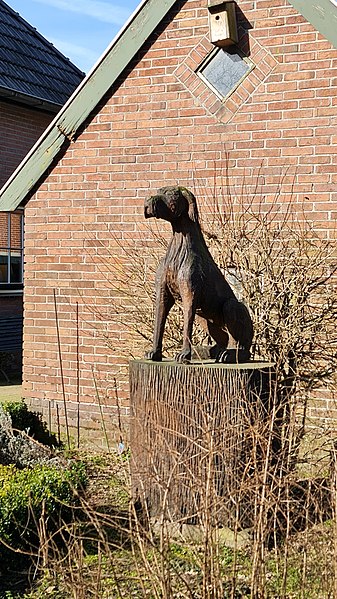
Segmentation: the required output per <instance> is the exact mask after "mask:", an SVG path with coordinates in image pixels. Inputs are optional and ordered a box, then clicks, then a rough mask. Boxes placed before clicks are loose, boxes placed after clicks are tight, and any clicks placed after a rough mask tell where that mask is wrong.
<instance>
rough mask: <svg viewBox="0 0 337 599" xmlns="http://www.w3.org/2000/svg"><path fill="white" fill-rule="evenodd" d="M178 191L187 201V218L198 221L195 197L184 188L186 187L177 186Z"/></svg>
mask: <svg viewBox="0 0 337 599" xmlns="http://www.w3.org/2000/svg"><path fill="white" fill-rule="evenodd" d="M179 191H180V193H181V195H183V196H184V198H185V199H186V200H187V202H188V216H189V218H190V219H191V220H192V221H193V222H194V223H197V222H199V214H198V206H197V200H196V199H195V196H194V195H193V193H192V192H191V191H189V189H186V187H179Z"/></svg>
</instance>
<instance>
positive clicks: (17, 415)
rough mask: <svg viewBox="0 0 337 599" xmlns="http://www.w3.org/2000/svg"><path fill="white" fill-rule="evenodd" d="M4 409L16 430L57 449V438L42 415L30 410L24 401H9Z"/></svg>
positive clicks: (4, 404)
mask: <svg viewBox="0 0 337 599" xmlns="http://www.w3.org/2000/svg"><path fill="white" fill-rule="evenodd" d="M2 407H3V409H4V411H5V412H6V414H9V415H10V417H11V419H12V426H13V428H14V429H18V430H20V431H26V432H27V433H28V434H29V436H30V437H33V438H34V439H36V441H39V442H40V443H43V444H44V445H48V446H50V447H56V446H57V445H58V444H59V443H58V441H57V438H56V436H55V435H54V434H53V433H51V432H50V431H49V430H48V427H47V424H46V422H44V420H43V419H42V415H41V414H39V413H38V412H32V411H31V410H29V408H28V406H27V404H26V403H25V402H24V401H8V402H5V403H3V404H2Z"/></svg>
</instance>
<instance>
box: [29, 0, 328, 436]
mask: <svg viewBox="0 0 337 599" xmlns="http://www.w3.org/2000/svg"><path fill="white" fill-rule="evenodd" d="M206 4H207V3H206V1H205V0H187V1H186V2H177V5H176V9H175V10H174V11H171V13H170V14H169V15H168V17H167V18H166V19H165V26H162V27H161V28H160V30H159V31H157V32H156V33H155V34H154V35H153V36H152V39H151V40H149V42H148V43H147V44H146V47H145V48H144V49H143V52H141V53H140V54H139V56H137V57H136V59H135V60H134V62H133V64H132V65H130V67H129V69H128V74H127V76H125V78H124V79H123V80H121V81H119V85H118V86H115V87H114V90H113V92H111V94H109V95H108V97H106V98H105V101H104V102H102V103H101V105H100V107H98V108H97V110H96V112H95V114H94V115H93V116H92V119H91V120H90V121H88V123H87V125H86V127H84V129H83V132H82V133H81V134H80V135H79V137H78V139H77V141H76V142H75V143H70V145H69V148H68V150H67V151H66V152H65V154H64V155H63V157H61V159H60V160H59V162H58V164H57V165H56V166H55V167H54V168H53V169H51V171H50V173H49V175H48V176H46V178H45V180H44V182H43V183H42V185H41V187H40V188H39V190H38V191H37V193H36V194H35V195H34V196H33V197H32V199H31V200H30V201H29V203H28V205H27V207H26V209H25V223H26V247H25V252H26V270H25V331H24V389H25V396H26V398H27V399H29V400H30V401H31V402H32V404H33V405H34V407H35V408H38V409H42V410H43V411H44V412H45V414H46V415H47V414H48V413H49V414H50V413H52V414H53V417H55V406H56V405H58V406H59V409H60V413H61V412H62V402H63V395H62V381H61V376H60V375H61V370H60V362H59V360H60V354H61V358H62V365H63V383H64V389H65V394H66V397H65V399H66V400H67V401H68V402H69V403H68V406H69V414H68V419H69V423H70V424H71V425H74V426H75V424H76V413H77V406H76V402H77V400H78V399H79V398H80V401H81V406H80V411H81V425H82V426H83V428H84V427H87V428H95V427H96V428H97V429H98V430H99V429H100V427H101V422H100V411H99V406H98V399H97V396H96V393H95V388H94V382H93V370H94V372H95V373H96V374H95V376H96V383H97V385H98V387H99V389H100V393H101V402H102V403H104V404H105V403H106V404H107V407H104V413H105V414H106V418H108V417H110V416H111V418H112V419H113V418H115V417H116V414H117V408H116V398H115V386H114V385H115V383H114V379H115V378H116V379H117V385H118V387H119V390H118V394H119V399H120V406H121V408H122V415H124V414H127V411H128V390H127V385H126V384H123V382H122V381H123V380H124V379H123V376H125V370H126V366H127V361H126V358H125V357H124V358H121V350H120V347H121V345H122V344H123V332H121V330H119V327H118V326H110V328H108V329H107V331H108V333H109V339H110V347H111V348H112V349H111V350H110V351H108V350H107V348H106V345H105V342H104V338H103V334H102V335H101V334H100V333H99V332H98V330H99V329H100V330H101V331H103V328H104V323H100V322H99V317H98V316H97V315H96V314H95V311H93V310H91V309H90V307H98V308H100V307H101V308H102V311H104V310H105V309H106V307H107V304H108V300H109V291H108V290H107V288H106V280H105V278H104V276H103V274H102V267H101V265H100V264H98V263H97V262H95V259H94V254H95V251H96V250H97V251H98V252H100V251H101V248H103V250H104V248H105V247H106V246H107V245H108V244H109V243H111V239H112V237H113V236H114V237H115V238H118V239H119V242H120V243H121V244H123V243H127V242H128V240H130V239H132V238H134V237H137V236H139V235H144V230H145V229H144V225H143V201H144V198H145V197H146V195H148V194H149V191H150V190H152V189H156V188H158V187H160V186H162V185H163V184H175V183H177V182H179V183H180V184H183V185H186V186H188V187H190V188H192V189H194V190H195V192H196V194H197V196H198V199H199V202H200V203H202V201H203V200H202V195H203V194H202V190H203V189H204V188H206V189H207V188H212V186H213V180H214V170H215V168H216V169H219V170H221V169H222V168H224V166H225V164H226V156H227V157H228V161H227V166H228V174H229V177H230V182H231V185H232V188H233V189H240V188H241V186H242V182H243V180H244V181H245V189H246V190H247V194H249V193H250V190H251V193H253V190H254V188H255V185H256V180H257V177H258V176H259V177H260V181H262V182H263V194H264V195H265V200H264V201H265V203H266V205H268V204H270V203H272V201H273V197H274V195H275V192H277V190H278V189H279V187H280V183H281V182H282V196H281V199H280V202H281V201H284V202H286V201H288V200H289V199H290V198H291V197H292V199H293V200H294V201H298V207H299V210H302V208H303V206H304V208H305V210H306V212H307V215H308V218H309V219H310V220H312V226H313V228H315V229H317V230H321V231H324V232H326V234H330V233H329V232H332V228H333V220H334V217H335V215H336V203H335V198H334V197H333V193H334V191H335V189H336V183H337V155H336V141H337V139H336V133H335V132H336V124H337V97H336V87H337V50H336V49H334V48H333V47H332V46H331V44H330V43H329V42H328V41H326V40H325V39H324V38H323V37H322V36H321V35H319V34H318V33H317V32H316V31H315V30H314V29H313V27H312V26H311V25H310V24H308V23H307V22H306V21H305V19H304V18H303V17H302V16H300V15H299V14H298V13H296V11H295V10H294V9H293V8H292V7H291V6H290V5H289V4H288V3H287V1H286V0H279V1H278V2H277V3H275V1H274V0H257V1H255V2H251V1H250V0H239V2H238V6H239V9H240V11H241V12H240V14H239V16H240V36H241V47H242V50H243V51H244V52H245V53H249V58H250V59H251V60H252V61H253V62H254V63H255V65H256V67H255V69H254V70H253V71H252V72H251V73H250V75H249V76H248V77H247V78H246V79H245V81H244V82H243V83H242V84H241V85H240V86H239V87H238V89H237V90H236V91H235V92H234V93H233V94H232V95H231V96H230V97H229V98H228V100H227V101H225V102H224V103H223V104H222V103H221V101H220V100H219V99H218V98H217V97H216V96H215V95H214V93H213V92H212V91H210V90H209V88H208V87H207V86H206V85H205V84H204V82H203V81H201V80H200V79H199V77H198V76H197V75H196V74H195V73H194V71H195V69H196V68H197V66H198V65H199V64H200V63H201V62H202V60H203V59H204V58H205V57H206V56H207V55H208V53H209V52H210V51H211V50H212V46H211V44H210V43H209V41H208V39H209V28H208V11H207V6H206ZM275 4H277V6H275ZM177 6H178V7H180V9H179V10H177ZM108 228H110V231H112V232H113V235H111V233H109V232H108ZM112 251H114V247H112ZM115 252H116V255H117V256H118V255H119V254H120V250H118V247H117V249H116V248H115ZM54 294H55V296H54ZM54 297H56V306H57V316H58V322H59V332H60V347H58V339H57V330H56V320H55V304H54ZM77 313H79V320H78V323H79V324H78V325H77ZM97 329H98V330H97ZM140 353H141V352H140ZM140 353H139V355H140ZM78 373H79V378H78V377H77V374H78ZM54 422H55V421H54ZM107 422H108V420H107Z"/></svg>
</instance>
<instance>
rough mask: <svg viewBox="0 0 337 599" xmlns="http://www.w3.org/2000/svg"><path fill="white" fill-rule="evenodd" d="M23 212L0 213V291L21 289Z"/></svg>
mask: <svg viewBox="0 0 337 599" xmlns="http://www.w3.org/2000/svg"><path fill="white" fill-rule="evenodd" d="M22 285H23V212H22V211H21V210H20V211H16V212H2V213H0V291H1V290H6V289H9V290H13V289H22Z"/></svg>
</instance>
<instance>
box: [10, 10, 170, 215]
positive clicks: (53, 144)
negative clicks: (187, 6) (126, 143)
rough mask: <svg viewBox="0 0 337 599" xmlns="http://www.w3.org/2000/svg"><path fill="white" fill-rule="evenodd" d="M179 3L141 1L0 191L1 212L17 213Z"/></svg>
mask: <svg viewBox="0 0 337 599" xmlns="http://www.w3.org/2000/svg"><path fill="white" fill-rule="evenodd" d="M176 1H177V0H160V1H159V2H158V0H142V2H141V3H140V4H139V5H138V7H137V8H136V10H135V11H134V12H133V13H132V15H131V16H130V17H129V19H128V20H127V22H126V23H125V25H124V26H123V27H122V29H121V30H120V31H119V33H118V34H117V36H116V37H115V38H114V39H113V40H112V42H111V44H110V45H109V46H108V48H107V49H106V50H105V52H104V53H103V54H102V56H101V57H100V58H99V59H98V61H97V62H96V64H94V66H93V67H92V69H91V70H90V71H89V73H88V74H87V76H86V77H85V79H83V81H82V82H81V83H80V85H79V86H78V87H77V88H76V90H75V91H74V93H73V94H72V95H71V96H70V98H69V100H68V101H67V102H66V104H65V105H64V106H63V108H61V110H60V112H59V113H58V114H57V116H56V117H55V119H54V120H53V121H52V122H51V124H50V125H49V127H47V129H46V130H45V131H44V133H43V134H42V135H41V137H40V138H39V139H38V141H37V142H36V144H35V145H34V146H33V147H32V149H31V150H30V152H29V153H28V154H27V155H26V157H25V158H24V159H23V161H22V162H21V163H20V164H19V166H18V167H17V169H16V170H15V171H14V173H13V174H12V175H11V177H10V178H9V179H8V180H7V182H6V183H5V185H4V186H3V188H2V189H1V190H0V212H8V211H11V210H15V209H16V208H17V207H18V206H19V205H20V204H21V203H22V201H23V200H24V199H25V197H26V196H27V195H28V194H29V192H30V191H31V190H32V189H33V187H34V186H35V185H36V184H37V182H38V181H39V179H40V178H41V177H42V176H43V174H44V173H45V171H46V170H47V169H48V167H49V166H50V165H51V163H52V161H53V160H54V159H55V158H56V156H57V154H58V152H59V151H60V149H61V147H62V146H63V143H64V142H65V140H66V139H68V140H70V141H72V140H73V139H74V137H75V135H76V132H77V131H78V129H79V127H80V126H81V125H82V124H83V122H84V121H85V119H86V118H87V117H88V116H89V114H90V113H91V112H92V111H93V110H94V108H95V107H96V106H97V104H98V102H99V101H100V100H101V99H102V97H103V96H104V94H105V93H106V92H107V91H108V90H109V88H110V87H111V86H112V85H113V84H114V83H115V81H116V80H117V78H118V77H119V76H120V75H121V74H122V72H123V71H124V69H125V68H126V67H127V65H128V64H129V62H130V61H131V60H132V58H133V57H134V56H135V54H136V53H137V52H138V51H139V50H140V48H141V47H142V46H143V44H144V43H145V42H146V40H147V39H148V37H149V36H150V35H151V33H153V31H154V29H155V28H156V27H157V25H158V24H159V23H160V22H161V21H162V19H163V18H164V17H165V16H166V14H167V13H168V11H169V10H170V9H171V8H172V7H173V5H174V4H175V3H176Z"/></svg>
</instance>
